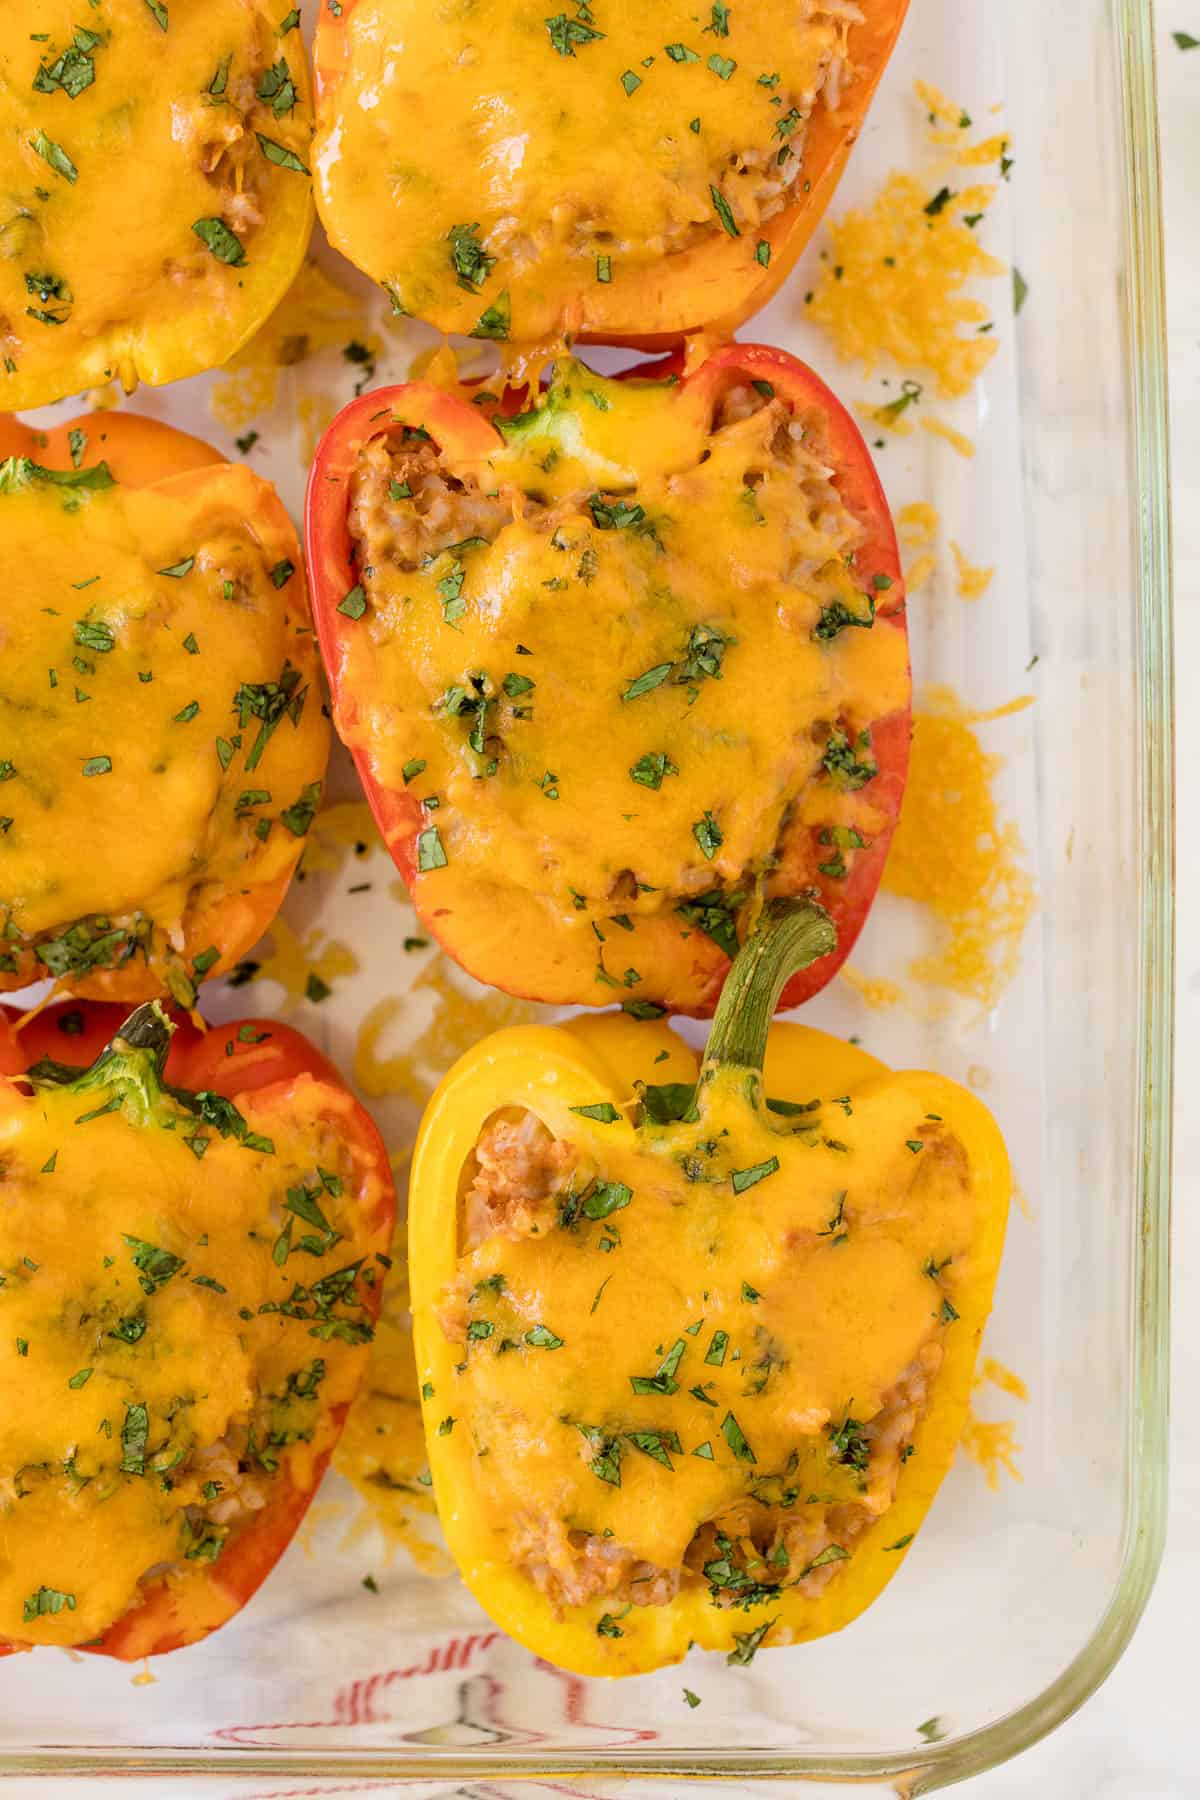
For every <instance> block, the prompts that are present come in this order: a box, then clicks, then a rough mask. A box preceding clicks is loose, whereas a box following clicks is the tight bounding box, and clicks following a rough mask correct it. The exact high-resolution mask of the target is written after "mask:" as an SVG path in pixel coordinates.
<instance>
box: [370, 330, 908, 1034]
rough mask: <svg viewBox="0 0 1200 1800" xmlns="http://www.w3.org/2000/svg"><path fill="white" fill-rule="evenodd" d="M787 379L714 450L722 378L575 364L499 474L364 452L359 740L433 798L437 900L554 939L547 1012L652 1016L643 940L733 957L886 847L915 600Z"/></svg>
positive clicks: (399, 781)
mask: <svg viewBox="0 0 1200 1800" xmlns="http://www.w3.org/2000/svg"><path fill="white" fill-rule="evenodd" d="M761 386H762V388H765V389H766V390H767V391H766V393H764V392H762V391H758V392H756V391H755V390H754V389H753V387H752V386H751V384H750V383H749V382H742V384H741V385H740V386H734V387H733V388H731V390H730V392H729V393H728V394H727V395H726V396H725V398H724V400H723V401H722V402H721V404H720V408H719V413H718V419H717V427H718V428H717V429H715V430H714V428H713V426H714V421H713V418H712V415H711V405H712V401H711V397H710V396H706V395H703V394H701V393H698V392H697V391H696V390H695V389H694V388H689V387H688V386H686V385H684V386H677V387H671V386H669V385H668V386H665V387H664V386H663V385H662V384H658V383H651V382H636V381H631V382H612V381H607V380H604V379H602V378H601V377H598V376H596V375H594V374H592V373H591V372H590V371H589V370H587V369H585V368H584V367H582V366H581V365H579V364H576V363H570V362H564V363H562V364H560V365H559V368H558V372H557V374H556V377H555V381H554V383H553V384H552V386H551V389H550V392H549V396H548V398H547V400H546V402H545V405H544V406H543V407H542V408H540V409H539V410H537V411H535V412H531V413H528V414H524V415H521V416H520V417H518V418H517V419H515V420H512V421H510V422H509V423H508V424H507V425H506V426H505V427H504V430H505V436H506V439H507V442H506V444H505V446H504V447H501V446H499V445H497V449H496V452H495V454H494V455H493V456H491V457H490V458H489V459H488V461H487V463H486V465H484V466H482V467H481V466H475V467H468V466H464V465H463V464H461V463H456V462H455V460H454V458H453V456H448V455H445V454H443V455H442V456H441V458H440V459H439V458H438V457H437V456H436V455H435V454H434V452H433V449H432V447H431V445H430V443H429V440H428V439H427V438H426V437H425V436H424V434H423V433H422V432H412V431H405V430H404V428H403V427H401V428H399V430H398V431H397V432H394V433H393V435H392V437H391V439H376V440H374V441H373V442H372V443H371V444H370V445H368V447H367V449H366V451H365V452H364V453H363V457H362V460H361V463H360V468H359V472H358V475H357V477H356V494H355V502H354V505H353V507H352V513H351V529H352V532H353V533H354V535H355V536H356V538H357V547H358V556H359V566H360V569H361V571H362V584H363V590H364V592H363V609H362V611H361V612H360V613H358V615H357V618H356V622H355V623H353V624H350V625H348V626H347V628H346V630H345V631H344V632H343V634H342V643H343V645H344V650H343V660H342V669H341V673H342V681H341V689H342V693H341V699H340V702H339V714H338V724H339V730H340V731H341V733H342V736H343V737H344V739H345V740H346V742H347V743H348V744H349V745H350V747H351V748H352V749H355V750H358V751H360V752H365V754H366V757H367V759H368V762H369V766H370V769H371V772H372V774H373V776H374V778H375V780H376V781H377V782H378V783H379V784H380V785H381V786H382V787H384V788H385V789H391V790H393V791H398V792H404V791H407V792H408V793H410V794H411V795H412V796H413V797H414V798H416V799H419V800H420V801H421V803H422V805H423V807H424V816H423V829H421V830H420V832H419V834H418V836H417V841H416V863H417V871H418V880H420V879H421V877H425V878H426V893H427V899H428V905H429V906H431V907H436V908H437V909H438V910H439V912H441V911H443V910H444V911H446V912H449V913H460V912H462V911H464V910H465V909H470V910H471V911H472V913H473V915H474V916H478V915H479V913H480V912H481V911H483V910H484V908H485V905H486V903H487V898H488V897H494V906H495V909H496V915H497V917H498V918H502V917H504V916H506V914H509V906H510V901H511V900H512V898H513V897H514V896H524V897H526V899H527V900H528V903H529V905H530V906H533V907H535V908H536V909H537V915H538V917H539V918H540V919H542V920H543V921H544V922H545V923H546V924H549V925H553V927H554V928H555V930H556V931H557V933H558V934H559V938H560V940H561V941H562V942H564V943H566V945H567V946H568V947H567V948H566V949H565V950H564V951H563V952H562V954H563V958H564V961H563V964H562V967H561V970H560V969H558V968H556V966H555V965H554V962H553V959H552V958H551V957H549V956H548V957H547V958H546V963H547V967H546V968H545V970H544V971H540V972H539V981H540V982H541V980H542V976H543V975H544V980H545V983H548V985H545V984H543V985H540V986H539V989H538V992H539V993H540V995H541V997H543V998H546V999H559V998H562V999H572V1000H577V1001H582V1002H584V1003H591V1004H597V1005H602V1004H605V1003H607V1002H609V1001H611V999H612V997H613V993H614V990H615V991H618V992H627V993H629V994H631V995H632V996H633V998H634V999H636V998H637V995H638V989H639V986H640V984H641V979H642V977H641V973H640V968H639V945H640V947H641V954H642V956H643V957H644V958H645V959H647V960H648V963H649V966H650V968H651V971H652V972H653V970H654V961H655V956H656V944H657V943H659V941H660V939H658V938H653V939H651V938H642V937H641V935H640V934H641V933H642V931H643V929H645V930H648V931H650V932H652V933H654V932H658V933H668V934H670V936H671V941H672V942H674V941H675V940H677V939H678V936H679V932H680V929H681V928H682V929H683V930H684V931H699V932H700V933H702V934H704V935H705V936H707V937H708V938H709V939H712V940H715V941H716V942H717V943H719V944H721V945H722V947H723V948H725V949H726V950H727V951H728V950H730V949H731V948H732V947H733V946H734V944H735V942H736V930H735V922H736V921H737V920H738V918H739V917H743V916H744V909H745V908H746V907H747V905H748V904H752V903H753V899H754V896H755V895H756V893H757V892H758V891H759V890H761V889H763V888H764V887H765V888H766V889H769V887H770V883H771V880H772V877H773V875H774V873H775V871H776V870H777V869H779V868H780V866H781V863H782V864H784V865H786V875H787V881H788V885H789V887H790V888H792V889H793V890H794V889H795V888H797V887H802V886H804V885H805V882H806V880H807V881H813V880H815V879H816V878H817V873H818V869H821V870H822V871H823V872H825V873H826V874H827V875H828V876H829V878H830V879H833V878H834V876H835V875H836V876H837V878H839V879H840V878H844V877H845V875H846V873H847V871H848V870H849V868H850V867H851V865H852V863H853V859H854V856H855V854H856V851H857V850H859V849H861V848H862V847H864V846H866V845H868V844H869V843H870V842H871V841H872V840H873V839H874V838H875V837H876V836H877V835H878V832H879V830H880V828H881V825H882V822H883V816H882V814H881V812H880V810H879V805H878V803H877V801H876V800H875V799H874V797H873V795H872V794H871V791H870V788H869V785H868V784H869V782H870V780H871V779H872V777H873V776H874V774H875V772H876V764H875V762H874V760H873V758H872V753H871V744H870V731H869V727H870V725H871V723H872V722H873V721H875V720H878V719H880V718H883V717H886V716H887V715H889V714H892V713H895V712H897V711H898V710H900V709H902V708H903V707H904V706H905V705H906V704H907V699H908V687H909V677H908V660H907V649H906V644H905V638H904V633H903V632H902V631H899V630H896V629H894V628H892V627H891V626H890V625H888V624H887V623H886V622H884V621H883V620H880V621H878V622H877V623H874V625H873V621H874V619H875V606H876V600H877V598H878V599H879V600H880V601H881V602H882V600H883V599H884V597H885V594H884V589H885V588H886V586H889V585H890V582H888V581H887V580H886V578H881V577H877V578H875V579H876V580H877V581H878V583H879V593H878V595H877V594H876V593H874V592H868V591H864V581H863V578H862V577H861V576H859V575H858V574H857V573H856V571H855V567H854V554H855V550H856V548H857V546H858V545H859V544H860V543H861V542H862V540H863V537H864V535H865V532H864V527H863V524H862V523H861V522H860V521H859V520H858V519H857V518H855V517H854V516H853V515H852V514H851V513H850V512H849V511H848V510H847V508H846V507H845V505H844V504H843V503H842V501H841V499H840V497H839V494H838V491H837V486H836V479H837V478H836V471H835V470H833V469H831V467H830V465H829V462H828V460H827V449H826V446H825V444H824V442H823V437H822V429H823V422H822V419H821V417H820V415H819V414H817V413H815V411H814V412H813V413H804V414H802V415H800V416H797V417H793V416H792V415H791V413H789V411H788V410H787V408H786V407H784V406H783V404H782V402H780V401H779V400H777V399H775V398H773V397H772V391H771V390H770V388H769V384H766V383H763V384H761ZM349 604H351V605H353V604H354V603H353V602H350V603H349ZM344 610H345V609H344ZM831 872H832V873H831ZM681 908H682V909H683V911H682V913H681V911H680V909H681ZM422 910H423V912H424V910H425V908H424V906H423V907H422ZM510 916H511V915H510ZM531 928H532V929H535V930H536V929H539V927H538V926H537V925H536V924H532V922H531ZM497 951H498V954H499V957H500V963H499V964H498V965H497V967H498V968H500V969H501V970H502V967H503V962H504V957H505V954H506V952H505V950H504V948H503V947H502V946H501V945H500V944H499V943H498V944H497ZM467 966H468V967H472V969H473V972H475V973H485V974H486V978H487V979H489V980H493V981H496V980H500V981H501V984H503V977H502V973H501V974H498V973H496V972H494V970H493V968H492V967H491V966H489V967H488V968H487V969H486V970H483V969H482V968H481V967H480V966H479V965H478V963H477V962H472V960H471V959H469V958H468V959H467Z"/></svg>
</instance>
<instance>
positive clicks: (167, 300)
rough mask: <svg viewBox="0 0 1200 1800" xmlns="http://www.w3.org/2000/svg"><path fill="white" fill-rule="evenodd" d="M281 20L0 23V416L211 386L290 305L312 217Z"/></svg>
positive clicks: (248, 13) (211, 9)
mask: <svg viewBox="0 0 1200 1800" xmlns="http://www.w3.org/2000/svg"><path fill="white" fill-rule="evenodd" d="M281 11H282V9H281V8H279V7H277V6H276V5H275V4H274V0H271V3H270V4H268V0H171V4H170V5H169V6H168V5H166V4H163V5H157V4H150V3H149V0H103V4H102V5H100V6H99V7H96V6H89V7H80V6H77V5H74V4H72V0H21V4H20V5H17V6H8V7H5V8H3V9H0V146H2V148H0V193H2V194H3V200H2V201H0V407H6V408H9V409H11V410H14V411H20V410H22V409H23V408H25V407H30V406H41V405H44V404H45V403H46V402H48V401H51V400H58V399H61V398H62V396H63V395H64V394H70V393H77V392H79V391H81V390H82V389H85V388H89V387H95V386H97V385H99V384H100V383H102V382H107V381H110V380H116V381H120V382H121V383H122V385H123V386H124V387H125V388H126V390H132V389H133V388H134V387H135V386H136V385H137V383H138V382H139V381H146V382H149V383H150V384H151V385H152V386H155V387H157V386H160V385H161V384H162V383H163V382H167V381H179V380H182V379H183V377H184V376H187V375H195V374H198V373H199V372H200V371H201V370H203V369H211V368H215V367H217V365H218V364H220V363H223V362H225V361H226V360H227V359H228V358H229V357H230V356H232V355H233V354H234V352H235V351H236V350H237V349H239V348H240V346H241V345H242V344H243V343H244V342H245V341H246V339H247V338H249V337H250V336H252V335H253V333H254V332H255V331H257V330H258V328H259V326H260V325H261V324H262V323H263V321H264V320H265V319H266V318H267V316H268V314H269V313H270V312H272V311H273V310H274V308H275V307H276V306H277V305H278V303H279V301H280V300H281V299H282V298H283V296H284V294H285V293H286V292H287V289H288V288H289V287H290V286H291V283H292V281H293V279H294V278H295V275H296V272H297V270H298V269H299V267H300V264H301V261H302V259H303V257H304V252H305V248H306V246H307V244H308V239H309V236H310V233H311V229H312V220H313V203H312V179H311V176H310V174H309V172H308V165H309V157H310V142H311V137H312V105H311V96H310V89H309V76H308V60H307V57H306V54H305V50H304V45H303V43H302V41H301V37H300V32H299V29H298V28H297V27H296V25H295V24H293V25H292V26H291V27H290V28H289V30H288V31H287V32H285V33H282V34H281V33H280V30H279V25H280V13H281ZM85 15H86V16H85ZM293 17H294V18H295V19H298V17H299V14H298V13H296V14H294V15H293Z"/></svg>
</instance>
